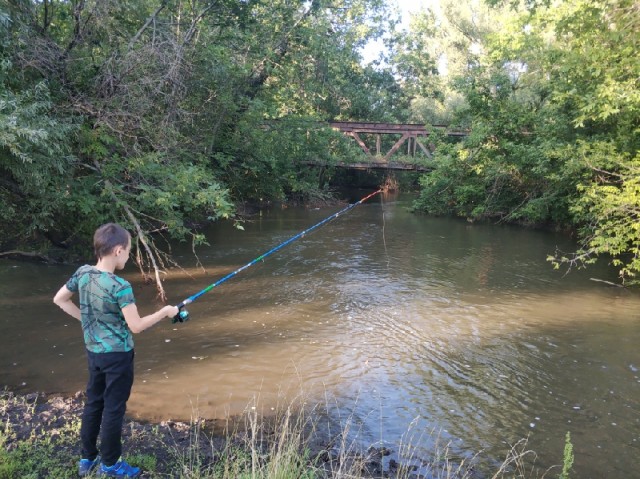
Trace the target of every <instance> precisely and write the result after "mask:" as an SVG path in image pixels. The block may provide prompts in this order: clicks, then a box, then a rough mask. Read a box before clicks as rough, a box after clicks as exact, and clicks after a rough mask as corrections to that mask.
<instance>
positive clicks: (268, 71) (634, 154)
mask: <svg viewBox="0 0 640 479" xmlns="http://www.w3.org/2000/svg"><path fill="white" fill-rule="evenodd" d="M639 28H640V9H638V7H637V4H636V3H634V2H633V1H631V0H624V1H623V0H616V1H594V0H567V1H565V2H557V3H547V2H537V1H535V0H533V1H529V2H526V3H520V2H516V1H515V0H514V1H513V2H511V3H501V2H485V3H478V2H454V1H451V0H442V1H441V2H440V3H439V4H434V5H433V6H432V7H430V8H428V9H423V10H422V11H421V12H419V13H418V14H415V15H414V16H413V18H412V20H411V23H410V25H409V28H408V29H404V28H403V27H402V26H401V25H400V24H399V17H398V13H397V11H396V10H394V8H393V6H392V5H390V4H387V3H386V2H385V1H384V0H311V1H292V0H133V1H130V2H120V1H117V0H70V1H67V0H43V1H29V0H10V1H8V2H3V3H0V170H1V171H2V175H1V177H0V199H1V201H2V205H3V208H2V209H0V251H4V252H6V251H8V250H21V251H31V252H34V251H44V250H46V249H48V248H50V247H51V246H52V245H53V246H55V247H56V248H59V249H61V250H64V251H65V252H72V251H74V248H79V247H84V246H86V243H85V241H86V239H87V238H90V236H91V234H92V232H93V230H94V229H95V227H96V226H97V225H98V224H100V223H104V222H106V221H114V220H115V221H119V222H121V223H123V224H124V225H126V226H127V227H128V228H130V229H131V230H132V231H135V232H136V233H137V234H136V238H137V243H138V244H137V246H138V248H137V249H136V251H137V252H138V253H137V262H138V264H139V266H140V267H141V269H143V270H146V271H149V272H154V271H157V270H159V269H161V268H162V267H164V266H166V265H167V263H170V261H171V258H170V256H168V255H166V254H165V253H163V251H165V250H166V248H164V247H163V246H162V242H163V241H164V240H176V239H182V240H187V241H192V242H193V243H194V245H195V244H198V243H200V242H203V241H204V237H203V236H202V234H201V233H200V232H199V231H200V230H199V228H198V226H199V225H201V224H203V223H205V222H207V221H212V220H217V219H221V218H230V219H234V218H237V216H236V211H237V206H238V205H239V204H241V203H242V202H245V201H251V202H259V201H269V200H276V199H277V200H296V201H308V200H310V199H318V198H325V197H327V196H328V195H329V192H328V190H327V189H326V182H325V181H324V179H323V178H322V177H321V175H322V174H323V172H322V171H321V170H318V169H313V168H310V167H308V166H307V162H308V161H310V160H314V161H318V160H320V161H322V162H323V163H325V164H327V165H331V164H332V163H334V162H337V161H343V160H344V159H345V158H353V157H355V156H357V155H360V154H361V153H360V152H359V151H358V149H357V148H356V147H355V146H354V145H353V144H351V143H350V142H349V141H346V140H345V138H343V137H342V135H341V134H340V133H338V132H334V131H332V130H331V129H330V128H328V127H325V126H322V124H323V123H322V122H326V121H328V120H357V121H387V122H419V123H424V124H432V123H448V124H450V125H453V126H456V127H461V128H466V129H469V131H470V132H471V134H470V135H469V136H468V137H467V138H465V139H464V141H463V142H459V143H451V142H449V141H448V140H447V138H444V137H442V138H438V137H437V132H434V140H433V141H434V144H435V145H436V147H437V150H436V155H435V166H436V169H435V170H434V171H433V172H432V173H431V174H429V175H425V176H424V177H422V178H421V180H420V195H419V198H418V200H417V201H416V205H415V208H416V210H417V211H423V212H426V213H429V214H442V215H458V216H464V217H467V218H470V219H474V220H491V221H501V222H519V223H523V224H530V225H552V226H554V227H559V228H565V229H568V230H572V231H575V232H576V234H577V237H578V239H579V241H580V245H581V247H580V250H579V251H577V252H569V253H566V254H565V253H562V252H557V254H556V255H552V257H551V258H550V259H551V260H552V261H554V263H555V264H556V265H558V266H560V265H562V264H563V263H565V264H567V265H569V266H572V265H582V264H586V263H589V262H592V261H594V260H596V259H597V258H598V257H602V256H603V255H606V256H607V257H609V258H611V260H612V261H613V263H614V264H615V265H616V266H617V267H618V268H619V270H620V274H621V279H622V280H623V281H627V282H629V281H631V282H632V281H633V280H634V278H635V275H636V274H637V272H638V271H639V270H640V258H639V248H640V226H639V212H640V200H639V198H640V174H639V173H640V159H639V157H638V143H639V142H640V140H639V138H640V135H638V130H639V128H640V124H639V120H638V118H639V116H638V110H639V105H640V93H639V92H640V88H638V87H639V86H640V85H639V84H638V83H639V78H640V71H639V70H640V66H639V64H638V62H637V60H636V58H635V53H636V52H637V51H639V49H638V47H639V45H638V42H639V41H640V34H639V33H640V32H639V31H638V30H639ZM373 39H380V40H381V41H383V42H384V43H385V45H386V48H385V49H384V50H383V51H382V52H381V55H380V58H379V61H376V62H373V63H370V64H364V62H363V60H362V52H363V50H362V49H363V47H364V46H365V45H367V43H368V42H370V41H371V40H373Z"/></svg>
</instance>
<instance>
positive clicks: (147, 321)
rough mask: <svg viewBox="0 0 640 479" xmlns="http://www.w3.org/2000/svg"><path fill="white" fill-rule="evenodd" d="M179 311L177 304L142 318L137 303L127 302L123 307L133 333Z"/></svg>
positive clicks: (125, 317) (171, 316) (139, 331)
mask: <svg viewBox="0 0 640 479" xmlns="http://www.w3.org/2000/svg"><path fill="white" fill-rule="evenodd" d="M178 311H179V310H178V307H177V306H165V307H164V308H162V309H159V310H158V311H156V312H155V313H152V314H149V315H148V316H145V317H143V318H141V317H140V313H138V307H137V306H136V303H131V304H127V305H126V306H125V307H124V308H122V314H123V315H124V319H125V321H126V322H127V324H128V325H129V329H130V330H131V332H132V333H141V332H142V331H144V330H145V329H147V328H149V327H151V326H153V325H154V324H156V323H157V322H158V321H162V320H163V319H164V318H173V317H174V316H175V315H176V314H178Z"/></svg>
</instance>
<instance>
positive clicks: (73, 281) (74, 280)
mask: <svg viewBox="0 0 640 479" xmlns="http://www.w3.org/2000/svg"><path fill="white" fill-rule="evenodd" d="M85 269H86V266H81V267H80V268H78V269H77V270H76V272H75V273H73V276H71V278H69V281H67V289H68V290H69V291H71V292H73V293H77V292H78V286H79V284H80V274H81V273H82V272H84V270H85Z"/></svg>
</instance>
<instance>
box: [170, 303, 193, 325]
mask: <svg viewBox="0 0 640 479" xmlns="http://www.w3.org/2000/svg"><path fill="white" fill-rule="evenodd" d="M187 321H189V311H187V310H186V309H185V307H184V306H178V314H176V315H175V316H174V317H173V319H172V320H171V324H176V323H186V322H187Z"/></svg>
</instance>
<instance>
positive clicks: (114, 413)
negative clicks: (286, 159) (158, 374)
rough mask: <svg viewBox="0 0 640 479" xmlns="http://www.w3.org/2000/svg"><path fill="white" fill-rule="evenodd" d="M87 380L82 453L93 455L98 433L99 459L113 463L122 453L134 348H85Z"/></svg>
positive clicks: (108, 464)
mask: <svg viewBox="0 0 640 479" xmlns="http://www.w3.org/2000/svg"><path fill="white" fill-rule="evenodd" d="M87 355H88V363H89V383H88V384H87V402H86V403H85V405H84V412H83V413H82V426H81V427H80V438H81V440H82V457H83V458H86V459H91V460H93V459H95V458H96V456H97V455H98V449H97V447H96V444H97V441H98V434H100V452H101V453H102V462H103V463H104V464H105V465H107V466H112V465H113V464H115V463H116V462H117V461H118V459H119V458H120V455H121V454H122V423H123V421H124V413H125V411H126V409H127V400H128V399H129V395H130V394H131V386H132V385H133V357H134V352H133V351H129V352H126V353H124V352H114V353H92V352H90V351H87Z"/></svg>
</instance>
